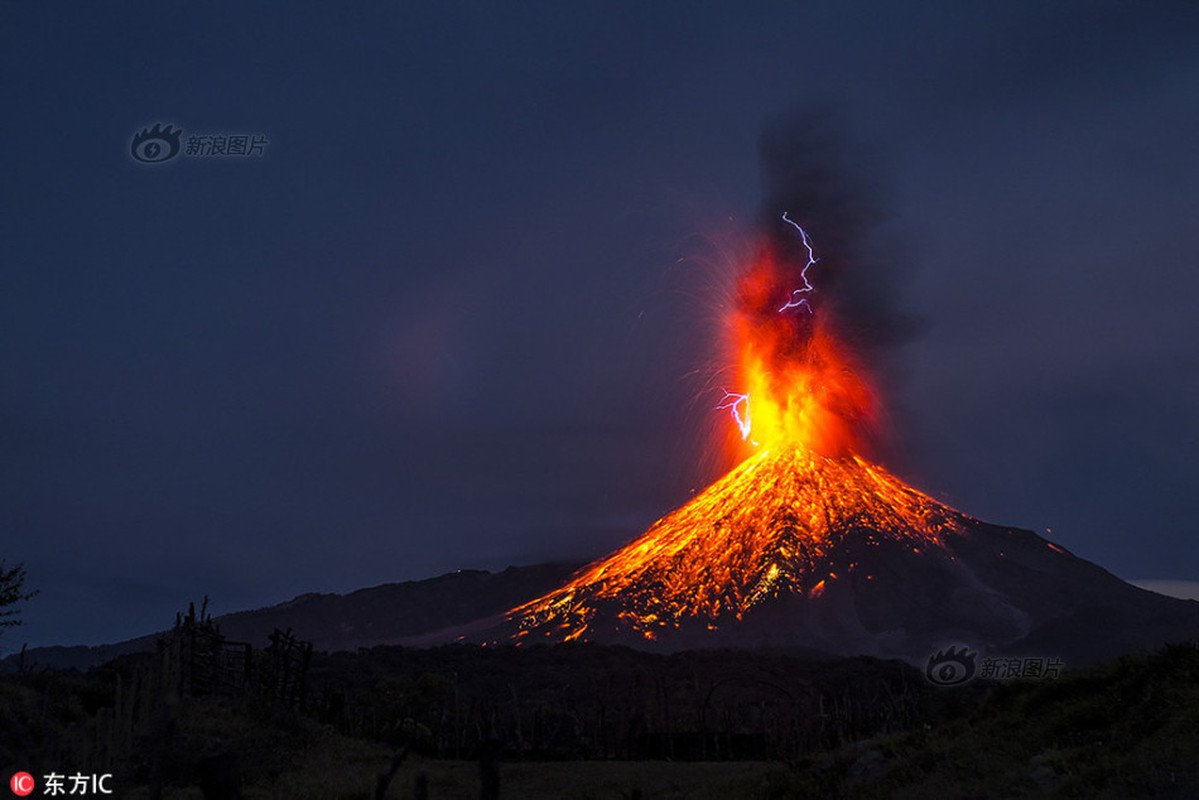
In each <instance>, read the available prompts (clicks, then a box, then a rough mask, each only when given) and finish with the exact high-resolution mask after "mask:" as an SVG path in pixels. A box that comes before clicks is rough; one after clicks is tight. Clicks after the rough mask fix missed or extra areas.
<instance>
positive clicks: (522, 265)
mask: <svg viewBox="0 0 1199 800" xmlns="http://www.w3.org/2000/svg"><path fill="white" fill-rule="evenodd" d="M978 5H980V4H962V3H951V2H943V3H882V2H879V3H833V2H829V3H779V4H773V3H758V4H753V6H752V8H748V9H746V8H734V7H733V6H732V4H708V3H665V2H664V3H627V4H616V3H604V4H598V3H597V4H586V3H584V4H570V5H563V4H554V3H538V4H481V3H480V4H475V3H458V4H446V3H428V4H415V3H408V4H389V5H386V6H384V5H382V4H377V5H370V6H366V5H361V6H359V5H353V6H349V7H343V6H338V5H334V4H326V5H324V6H315V5H312V4H300V3H288V4H270V5H267V4H255V3H250V4H238V5H236V6H229V7H227V8H225V9H217V8H216V7H215V6H206V5H197V4H184V5H178V4H174V5H172V4H165V5H164V4H161V3H159V4H121V5H120V6H116V5H112V4H90V3H77V4H74V5H65V4H53V5H52V4H33V3H21V4H18V3H7V4H4V5H3V6H2V7H0V76H2V77H0V90H2V101H3V106H2V107H3V109H4V123H3V125H2V126H0V159H3V171H2V174H0V187H2V190H3V195H2V196H3V201H4V213H3V231H2V236H0V270H2V272H0V375H2V376H3V383H2V385H3V394H2V396H0V452H2V453H3V460H2V469H3V474H2V479H3V480H2V483H0V557H3V558H5V559H7V560H8V561H9V562H10V563H12V562H15V561H23V562H25V564H26V566H27V568H28V570H29V579H30V583H31V584H32V586H33V587H35V588H39V589H40V590H41V595H40V596H39V597H38V598H36V599H35V600H34V601H32V602H30V603H29V604H28V605H27V611H26V615H25V616H26V621H27V622H26V627H25V628H24V629H21V630H18V631H13V632H10V633H9V634H8V635H6V636H5V637H4V639H3V641H0V647H2V648H5V649H8V648H12V647H15V646H19V644H20V643H21V642H25V641H28V642H29V643H30V644H31V645H36V644H47V643H60V642H63V643H74V642H89V643H90V642H101V641H112V640H115V639H119V638H123V637H127V636H131V635H134V634H138V633H143V632H146V631H148V630H152V629H155V628H158V627H162V626H164V625H166V624H168V623H169V622H170V620H171V619H172V618H173V614H174V612H175V611H176V610H178V609H180V608H182V607H184V606H185V604H186V602H187V601H188V600H189V599H193V598H198V597H199V596H201V595H203V594H205V593H207V594H209V595H211V596H212V597H213V598H214V602H215V608H216V610H217V611H218V612H225V611H233V610H238V609H241V608H245V607H253V606H258V605H264V604H268V603H272V602H277V601H281V600H284V599H287V598H289V597H291V596H294V595H296V594H299V593H302V592H306V591H347V590H352V589H356V588H360V587H363V586H369V585H374V584H378V583H383V582H388V581H395V580H403V579H409V578H419V577H425V576H429V575H433V574H437V573H440V572H444V571H448V570H452V569H456V568H460V567H483V568H502V567H503V566H505V565H507V564H512V563H529V562H534V561H539V560H546V559H550V558H559V559H562V558H586V557H591V556H595V555H599V554H601V553H602V552H603V551H606V550H608V549H611V548H613V547H615V546H616V545H618V544H620V543H622V542H623V541H625V540H627V539H628V538H630V537H632V536H633V535H635V534H637V533H639V532H640V531H641V530H642V529H643V528H644V526H645V525H646V524H647V523H649V522H651V521H652V520H653V519H655V518H657V517H658V516H660V515H661V514H663V513H665V512H666V511H668V510H669V509H670V508H672V507H674V506H676V505H678V504H679V503H680V502H682V501H683V500H685V499H686V497H687V496H688V493H689V492H690V491H691V490H692V489H694V488H697V487H701V486H702V485H704V483H705V482H706V481H707V480H708V479H709V478H711V477H712V475H713V470H714V469H716V466H715V465H714V464H712V462H711V460H710V459H705V458H704V457H703V456H702V454H703V447H702V439H703V432H704V431H705V430H707V429H709V428H710V427H711V424H712V420H711V415H712V414H714V413H715V412H712V411H710V410H709V407H710V405H714V401H713V402H709V401H710V398H708V397H707V396H705V395H703V394H702V393H700V390H701V389H702V388H703V386H702V381H698V380H696V378H695V377H694V376H692V377H688V376H689V375H690V374H691V373H693V372H694V371H695V370H696V369H697V368H698V367H701V366H702V365H704V364H705V363H706V355H707V354H708V353H709V352H710V344H711V339H712V337H713V335H714V334H715V333H716V331H715V319H714V316H713V314H712V310H711V309H712V307H713V303H714V299H713V298H714V296H715V295H716V294H717V292H716V289H715V286H714V282H715V279H714V275H716V274H718V273H719V269H718V268H716V267H714V266H713V264H714V262H717V261H718V260H719V259H718V257H717V255H716V254H717V253H718V252H719V251H720V249H721V248H723V247H727V246H729V244H730V243H735V242H737V241H739V237H743V236H745V235H746V234H747V232H748V231H749V230H750V223H751V221H752V219H753V217H754V214H755V213H756V209H757V204H758V202H759V195H760V176H759V170H758V161H757V150H756V146H757V139H758V136H759V133H760V131H761V128H762V124H763V121H764V120H765V119H767V118H768V117H770V116H771V115H774V114H777V113H779V112H781V111H784V110H786V109H788V108H793V107H795V106H797V105H799V106H803V105H805V104H811V103H825V104H830V106H832V107H836V108H838V109H839V110H840V111H839V113H840V114H841V115H842V117H843V118H844V119H845V121H846V127H847V129H848V130H850V131H852V133H853V135H854V136H855V137H856V138H857V139H858V140H860V141H861V142H863V143H864V144H865V146H866V147H867V148H868V149H869V151H870V152H871V153H872V158H871V159H870V161H871V163H870V164H869V165H864V166H863V168H864V169H867V170H868V171H869V172H870V173H871V174H872V175H876V176H877V177H878V179H879V180H878V183H879V185H880V186H882V187H884V188H883V189H881V190H880V191H882V192H884V193H885V198H883V204H884V205H885V206H886V207H887V208H888V209H889V211H890V214H891V216H890V218H889V221H888V222H887V226H886V233H887V234H888V235H889V236H892V237H894V240H895V241H896V242H897V243H899V244H897V250H896V253H897V256H896V258H897V263H898V262H903V263H906V264H914V265H915V267H916V268H915V270H914V271H913V272H912V274H911V275H910V276H909V278H908V279H907V280H906V282H905V284H904V286H903V294H902V303H903V304H904V307H905V308H909V309H910V310H911V311H912V313H913V314H915V315H918V316H920V317H922V318H923V319H924V321H925V325H924V330H923V334H922V335H921V336H920V337H919V338H917V339H915V340H914V341H912V342H911V343H909V344H908V345H907V346H906V347H905V348H904V349H903V350H902V351H901V352H900V353H899V354H898V356H897V358H896V361H895V362H894V363H893V365H892V366H893V367H894V372H895V373H896V374H898V375H899V376H900V377H901V380H900V381H899V383H898V385H897V386H896V387H895V389H894V390H893V391H892V393H891V396H890V398H889V400H890V401H891V406H892V412H893V419H894V423H895V424H894V428H895V432H896V437H897V441H896V446H895V456H894V459H893V466H894V467H895V468H896V469H897V470H898V471H899V472H900V473H901V474H903V475H904V476H905V477H908V478H909V479H910V480H912V481H913V482H914V483H916V484H917V485H919V486H921V487H922V488H925V489H927V490H928V491H930V492H932V493H933V494H935V495H937V496H939V497H942V498H944V499H947V500H949V501H950V502H952V503H954V504H955V505H956V506H958V507H959V508H962V509H963V510H966V511H968V512H970V513H972V514H974V515H976V516H979V517H981V518H984V519H987V520H990V521H994V522H1001V523H1005V524H1012V525H1020V526H1024V527H1028V528H1033V529H1036V530H1039V531H1044V529H1046V528H1052V529H1053V534H1052V537H1053V538H1054V539H1055V540H1057V541H1059V542H1061V543H1062V544H1064V545H1066V546H1067V547H1069V548H1071V549H1072V550H1074V551H1075V552H1076V553H1078V554H1080V555H1082V556H1084V557H1086V558H1089V559H1091V560H1094V561H1096V562H1098V563H1099V564H1101V565H1103V566H1105V567H1107V568H1108V569H1110V570H1112V571H1113V572H1115V573H1116V574H1118V575H1120V576H1122V577H1125V578H1175V579H1182V580H1199V548H1197V547H1196V546H1195V534H1196V532H1197V531H1196V527H1197V524H1196V522H1195V520H1197V519H1199V493H1197V492H1196V491H1195V488H1194V487H1195V482H1196V479H1197V478H1199V469H1197V468H1196V462H1195V458H1196V453H1199V314H1196V313H1195V311H1194V309H1193V306H1194V303H1195V298H1196V297H1199V273H1197V272H1196V270H1195V268H1194V265H1195V262H1196V254H1197V253H1199V226H1197V225H1196V224H1195V221H1194V217H1195V213H1196V210H1197V209H1199V150H1197V148H1196V146H1195V142H1196V141H1199V49H1197V48H1196V47H1195V46H1194V45H1195V42H1196V41H1199V6H1196V5H1195V4H1194V3H1181V2H1180V3H1169V2H1162V3H1152V4H1148V3H1135V2H1124V3H1116V2H1076V3H1065V2H1063V3H1051V4H1046V3H1041V2H1026V3H1021V2H1015V3H1003V4H988V5H990V6H993V7H992V8H989V9H982V8H978V7H976V6H978ZM156 122H164V123H173V124H175V125H177V126H181V127H183V128H184V130H185V131H186V132H189V133H199V132H207V133H250V134H257V133H261V134H264V135H266V136H267V137H268V138H269V140H270V144H269V145H268V146H267V148H266V150H265V156H264V157H262V158H238V157H227V158H223V159H222V158H216V157H211V158H196V157H191V158H189V157H184V156H178V157H176V158H175V159H173V160H171V161H169V162H167V163H164V164H161V165H154V166H147V165H143V164H139V163H137V162H135V161H133V160H132V159H131V158H130V156H129V143H130V139H131V137H132V136H133V134H134V133H135V132H137V131H138V130H140V129H141V128H143V127H145V126H147V125H150V124H153V123H156ZM900 245H901V246H900Z"/></svg>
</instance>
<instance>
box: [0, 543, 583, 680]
mask: <svg viewBox="0 0 1199 800" xmlns="http://www.w3.org/2000/svg"><path fill="white" fill-rule="evenodd" d="M576 566H577V565H571V564H538V565H535V566H528V567H508V568H507V569H505V570H503V571H502V572H496V573H491V572H486V571H483V570H459V571H457V572H451V573H448V574H445V575H441V576H439V577H436V578H428V579H425V580H419V581H405V582H403V583H388V584H383V585H382V586H375V587H372V588H369V589H360V590H358V591H356V592H351V593H350V594H345V595H339V594H315V593H314V594H305V595H300V596H299V597H296V598H295V599H293V600H289V601H287V602H285V603H280V604H279V605H275V606H269V607H267V608H260V609H256V610H253V611H241V612H237V613H234V614H226V615H225V616H221V617H217V618H216V622H217V623H218V624H219V625H220V628H221V632H222V633H223V634H224V635H225V636H226V637H228V638H229V639H231V640H233V641H243V642H249V643H251V644H252V645H254V646H255V647H259V646H262V645H264V644H265V643H266V640H267V637H268V636H270V634H271V631H273V630H274V629H275V628H280V629H287V628H291V629H292V630H293V631H294V632H295V634H296V635H297V636H299V637H300V638H301V639H306V640H309V641H311V642H312V643H313V645H314V647H315V648H316V649H317V650H328V651H335V650H354V649H357V648H359V647H372V646H374V645H380V644H396V643H406V642H407V641H408V640H409V639H411V638H413V637H421V636H430V635H432V637H433V639H434V640H435V641H436V640H438V639H439V637H438V635H437V634H436V632H437V631H440V630H442V629H445V628H451V627H453V626H457V625H462V624H464V623H468V622H470V621H472V620H475V619H479V618H487V617H493V616H495V615H498V614H502V613H503V612H504V611H506V610H507V609H509V608H511V607H512V606H514V605H516V604H517V603H520V602H522V601H525V600H527V599H528V598H530V597H535V596H537V595H538V594H540V593H542V592H545V591H547V590H548V589H550V588H552V587H553V586H556V585H558V584H559V583H561V582H562V581H563V580H564V579H566V578H567V577H568V576H569V575H570V574H571V572H572V571H574V569H575V568H576ZM164 622H165V620H164ZM160 635H161V634H159V633H152V634H149V635H146V636H140V637H138V638H136V639H130V640H127V641H124V642H118V643H115V644H108V645H100V646H97V647H86V646H77V647H38V648H33V649H31V650H29V651H28V652H27V653H26V654H25V658H26V662H27V663H29V664H37V665H40V666H50V667H58V668H75V669H87V668H89V667H93V666H96V665H99V664H103V663H105V662H106V661H109V660H111V659H113V658H116V657H117V656H120V655H125V654H128V653H138V652H145V651H148V650H153V649H154V648H155V646H156V643H157V641H158V637H159V636H160ZM19 659H20V656H19V654H17V655H10V656H9V657H7V658H5V659H3V660H2V661H0V669H15V668H16V665H17V663H18V662H19Z"/></svg>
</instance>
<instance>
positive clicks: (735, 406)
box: [716, 389, 752, 440]
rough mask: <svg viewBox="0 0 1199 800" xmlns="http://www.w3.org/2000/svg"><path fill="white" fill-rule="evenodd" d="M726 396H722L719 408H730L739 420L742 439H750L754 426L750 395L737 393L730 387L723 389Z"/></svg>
mask: <svg viewBox="0 0 1199 800" xmlns="http://www.w3.org/2000/svg"><path fill="white" fill-rule="evenodd" d="M721 391H723V392H724V397H722V398H720V405H718V406H716V408H718V409H726V408H727V409H728V410H729V413H731V414H732V415H733V419H734V420H736V421H737V428H738V429H739V430H740V431H741V439H742V440H748V439H749V431H750V429H751V427H752V424H751V421H750V418H749V395H747V394H737V393H736V392H730V391H729V390H728V389H722V390H721Z"/></svg>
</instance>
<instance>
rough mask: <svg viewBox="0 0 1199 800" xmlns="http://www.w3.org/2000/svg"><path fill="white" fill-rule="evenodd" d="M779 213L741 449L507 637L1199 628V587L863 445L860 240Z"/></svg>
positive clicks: (761, 268)
mask: <svg viewBox="0 0 1199 800" xmlns="http://www.w3.org/2000/svg"><path fill="white" fill-rule="evenodd" d="M775 222H776V225H775V227H774V229H773V230H770V231H768V232H767V233H766V234H765V235H764V236H763V237H762V239H761V241H760V244H759V245H758V247H757V248H756V250H755V251H753V252H752V254H751V255H750V257H749V258H748V259H747V260H746V266H745V268H744V269H742V270H741V272H740V274H739V276H738V278H737V280H736V283H735V285H734V289H735V291H734V292H733V298H732V299H733V305H732V307H731V308H730V310H729V313H728V315H727V320H728V322H729V332H730V336H729V340H730V342H731V344H732V353H731V355H732V359H733V361H734V365H735V366H734V367H733V368H732V369H731V370H729V372H731V373H732V375H731V377H732V378H733V379H734V380H735V381H736V386H737V388H738V389H739V390H740V391H730V390H728V389H725V390H724V396H723V397H721V398H719V399H718V402H717V405H716V407H717V408H720V409H725V410H727V411H729V412H730V413H731V416H732V418H733V420H734V421H735V423H736V425H735V428H730V442H729V445H730V446H731V447H732V449H733V451H734V452H735V453H736V455H737V457H738V459H737V461H738V463H737V465H736V466H735V467H733V468H732V470H731V471H729V472H728V473H727V474H726V475H725V476H724V477H722V478H720V479H719V480H717V481H716V482H715V483H714V484H712V485H711V486H710V487H708V488H707V489H706V490H704V491H703V492H702V493H700V494H698V495H697V496H696V497H694V498H693V499H692V500H691V501H690V502H688V503H686V504H685V505H683V506H682V507H681V508H679V509H677V510H675V511H674V512H672V513H670V514H668V515H667V516H665V517H663V518H662V519H660V520H659V521H658V522H656V523H654V525H652V526H651V527H650V528H649V529H648V530H647V531H646V532H645V533H644V534H642V535H641V536H640V537H638V538H637V539H635V540H634V541H632V542H631V543H629V544H628V545H626V546H624V547H623V548H621V549H619V550H617V551H616V552H615V553H613V554H612V555H610V556H608V557H606V558H603V559H601V560H599V561H597V562H595V563H593V564H591V565H589V566H587V567H584V568H583V569H582V570H580V571H579V572H577V573H576V574H575V575H574V576H572V577H571V579H570V580H569V581H567V582H566V583H565V584H564V585H562V586H561V587H559V588H557V589H555V590H554V591H551V592H549V593H548V594H545V595H543V596H541V597H538V598H536V599H534V600H532V601H530V602H527V603H525V604H523V605H520V606H518V607H516V608H514V609H512V610H511V611H510V612H509V613H508V614H507V616H506V619H505V621H504V623H503V624H502V626H501V628H500V631H501V633H500V635H498V636H496V637H494V638H495V639H497V640H498V639H507V640H509V641H516V642H517V643H520V644H524V643H529V642H566V641H575V640H582V641H595V642H601V643H608V644H627V645H634V646H638V647H648V648H652V649H667V650H679V649H690V648H698V647H726V646H735V647H744V646H751V647H758V646H782V647H802V648H805V649H808V650H816V651H821V652H826V653H831V654H837V655H873V656H883V657H901V658H906V659H909V660H913V661H922V660H924V659H926V658H928V656H929V655H930V654H932V653H933V652H935V651H937V650H938V649H941V648H944V647H946V646H949V645H966V646H968V647H971V648H978V649H979V650H983V651H986V652H990V653H1002V654H1004V655H1012V656H1017V655H1042V656H1050V657H1058V658H1062V659H1070V660H1071V661H1073V662H1074V663H1080V662H1088V661H1095V660H1099V659H1102V658H1106V657H1109V656H1112V655H1115V654H1117V653H1119V652H1123V651H1126V650H1130V649H1134V648H1140V647H1152V646H1155V645H1158V644H1161V643H1162V642H1164V641H1166V640H1180V639H1191V638H1194V637H1195V636H1196V635H1197V634H1199V603H1194V602H1185V601H1179V600H1174V599H1171V598H1166V597H1162V596H1160V595H1155V594H1153V593H1151V592H1147V591H1144V590H1141V589H1138V588H1136V587H1133V586H1131V585H1130V584H1127V583H1125V582H1123V581H1121V580H1120V579H1118V578H1116V577H1115V576H1114V575H1112V574H1110V573H1108V572H1107V571H1105V570H1103V569H1102V568H1100V567H1098V566H1096V565H1094V564H1092V563H1089V562H1087V561H1085V560H1083V559H1080V558H1077V557H1076V556H1074V555H1073V554H1071V553H1069V552H1068V551H1067V550H1066V549H1064V548H1062V547H1060V546H1058V545H1056V544H1054V543H1052V542H1049V541H1047V540H1045V539H1043V538H1041V537H1040V536H1038V535H1036V534H1035V533H1032V532H1031V531H1026V530H1017V529H1012V528H1004V527H998V526H994V525H989V524H986V523H983V522H980V521H979V520H977V519H974V518H973V517H970V516H968V515H967V514H964V513H962V512H960V511H957V510H955V509H953V508H950V507H949V506H947V505H945V504H943V503H941V502H938V501H937V500H935V499H933V498H932V497H930V496H928V495H927V494H924V493H922V492H920V491H919V490H917V489H915V488H913V487H911V486H909V485H908V484H906V483H905V482H904V481H902V480H901V479H900V478H898V477H897V476H895V475H894V474H892V473H891V472H889V471H888V470H886V469H885V468H883V467H882V466H880V465H879V464H877V463H875V462H874V461H873V460H872V459H870V458H867V457H866V456H864V455H862V453H864V452H868V450H869V445H870V443H871V439H872V437H873V436H875V435H876V434H877V428H878V426H877V420H878V418H879V413H878V406H879V402H878V395H877V392H876V391H875V389H874V387H873V385H872V382H871V381H870V380H869V379H868V377H867V375H868V373H869V370H868V369H867V368H866V364H865V362H864V361H863V360H862V359H861V358H859V357H858V355H857V352H856V350H855V347H854V346H853V345H852V343H853V342H854V341H855V339H856V340H857V341H861V337H860V336H857V337H855V335H854V333H855V331H854V328H853V325H852V320H847V319H846V312H845V309H846V307H847V306H845V305H844V304H839V303H838V295H837V291H838V289H840V290H841V291H844V289H845V287H846V286H848V285H850V282H848V281H847V280H846V279H845V277H844V276H845V274H846V273H847V268H848V266H849V261H850V259H849V258H848V257H847V255H846V254H845V253H844V252H842V253H838V252H833V253H832V254H831V256H830V257H827V258H823V259H822V258H818V257H817V254H816V250H815V245H814V243H813V240H812V238H811V237H810V236H809V234H808V231H807V229H805V228H804V227H802V226H801V225H800V223H799V222H798V221H796V220H795V219H793V218H791V217H790V216H789V215H788V214H787V213H786V212H784V213H783V214H782V215H781V217H776V218H775ZM822 280H823V281H824V282H823V283H822ZM738 434H739V437H738Z"/></svg>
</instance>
